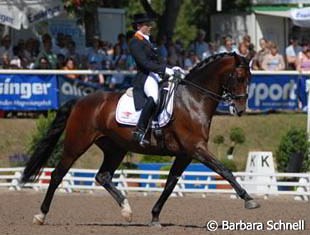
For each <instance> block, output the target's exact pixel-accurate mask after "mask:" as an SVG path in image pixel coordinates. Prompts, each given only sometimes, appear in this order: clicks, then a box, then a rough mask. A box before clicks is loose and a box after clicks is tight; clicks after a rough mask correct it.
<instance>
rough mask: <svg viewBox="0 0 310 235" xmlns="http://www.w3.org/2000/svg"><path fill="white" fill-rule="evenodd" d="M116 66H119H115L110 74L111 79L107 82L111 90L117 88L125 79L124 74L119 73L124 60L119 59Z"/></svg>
mask: <svg viewBox="0 0 310 235" xmlns="http://www.w3.org/2000/svg"><path fill="white" fill-rule="evenodd" d="M122 63H124V64H122ZM118 66H119V67H117V68H116V73H115V74H113V75H112V77H111V80H110V82H109V88H110V89H111V90H115V89H119V88H120V86H121V85H122V84H123V82H124V79H125V75H124V74H123V73H121V69H123V68H124V66H125V61H120V63H119V64H118Z"/></svg>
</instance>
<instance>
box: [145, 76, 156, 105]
mask: <svg viewBox="0 0 310 235" xmlns="http://www.w3.org/2000/svg"><path fill="white" fill-rule="evenodd" d="M159 81H160V77H159V75H158V74H157V73H153V72H151V73H150V74H149V76H148V77H147V78H146V81H145V83H144V93H145V95H146V96H147V97H150V96H151V97H153V99H154V102H155V103H156V104H157V101H158V82H159Z"/></svg>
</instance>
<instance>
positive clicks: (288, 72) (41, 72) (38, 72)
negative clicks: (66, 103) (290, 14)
mask: <svg viewBox="0 0 310 235" xmlns="http://www.w3.org/2000/svg"><path fill="white" fill-rule="evenodd" d="M118 73H122V74H125V75H134V74H136V71H131V70H120V71H117V70H89V69H80V70H62V69H0V74H36V75H65V74H79V75H95V74H104V75H112V74H118ZM251 73H252V74H253V75H310V71H302V72H299V71H292V70H281V71H262V70H259V71H258V70H257V71H255V70H252V71H251Z"/></svg>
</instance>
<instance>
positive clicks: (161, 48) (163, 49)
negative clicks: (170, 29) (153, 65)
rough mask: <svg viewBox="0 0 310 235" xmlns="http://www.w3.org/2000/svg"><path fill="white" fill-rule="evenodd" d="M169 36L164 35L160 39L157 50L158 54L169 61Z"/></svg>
mask: <svg viewBox="0 0 310 235" xmlns="http://www.w3.org/2000/svg"><path fill="white" fill-rule="evenodd" d="M166 44H167V37H166V36H165V35H164V36H163V37H162V38H160V39H159V41H158V46H157V51H158V55H159V56H160V57H161V58H162V59H163V60H164V61H165V62H167V60H168V50H167V46H166Z"/></svg>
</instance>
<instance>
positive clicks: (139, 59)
mask: <svg viewBox="0 0 310 235" xmlns="http://www.w3.org/2000/svg"><path fill="white" fill-rule="evenodd" d="M133 19H134V21H133V23H132V25H133V28H134V30H136V33H135V34H134V36H133V38H132V39H131V41H130V43H129V50H130V53H131V55H132V56H133V58H134V60H135V62H136V64H137V75H136V77H135V78H134V80H133V86H134V89H136V91H137V92H135V93H134V95H135V97H134V98H135V102H136V101H137V102H138V103H139V102H140V104H141V102H142V101H143V100H144V99H143V96H144V95H145V96H146V97H147V101H146V103H144V104H142V105H141V107H143V109H142V112H141V116H140V119H139V121H138V124H137V128H136V130H135V131H134V132H133V138H134V140H135V141H137V142H138V143H139V144H140V145H142V146H143V145H144V144H146V143H148V141H146V140H144V136H145V134H146V129H147V125H148V122H149V119H150V117H151V115H152V113H153V110H154V108H155V104H156V103H157V101H158V82H159V81H160V80H161V77H164V76H165V75H168V76H169V77H173V75H174V72H175V70H176V69H180V68H173V69H171V68H168V67H167V65H166V64H165V63H164V62H163V61H161V59H160V58H159V56H158V54H157V52H156V49H155V48H154V47H153V46H152V44H151V42H150V34H151V29H152V22H153V21H154V19H153V18H151V17H150V16H148V15H147V14H145V13H139V14H135V15H134V17H133ZM180 70H181V69H180ZM139 91H140V93H139ZM141 91H142V92H141ZM139 94H140V95H139Z"/></svg>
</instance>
